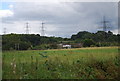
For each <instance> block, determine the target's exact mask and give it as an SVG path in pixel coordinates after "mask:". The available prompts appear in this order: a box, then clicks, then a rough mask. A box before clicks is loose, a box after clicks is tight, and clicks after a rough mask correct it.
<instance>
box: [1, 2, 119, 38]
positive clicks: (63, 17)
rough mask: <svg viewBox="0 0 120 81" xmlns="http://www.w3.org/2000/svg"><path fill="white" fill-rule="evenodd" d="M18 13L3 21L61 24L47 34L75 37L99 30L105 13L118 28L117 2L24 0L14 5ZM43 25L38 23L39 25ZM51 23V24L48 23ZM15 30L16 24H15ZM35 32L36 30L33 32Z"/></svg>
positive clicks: (15, 12) (114, 26)
mask: <svg viewBox="0 0 120 81" xmlns="http://www.w3.org/2000/svg"><path fill="white" fill-rule="evenodd" d="M13 11H14V16H13V17H9V18H4V19H3V23H7V22H11V23H14V22H21V21H31V23H32V21H38V22H41V21H42V20H43V21H45V23H46V24H51V25H54V27H57V28H56V30H54V31H49V27H47V30H46V34H50V35H55V36H63V37H66V36H69V37H70V36H71V34H73V33H75V32H76V33H77V32H79V31H82V30H86V31H91V32H95V31H97V30H98V28H97V27H98V26H99V25H100V24H101V23H100V22H101V21H102V17H103V15H105V16H106V17H107V19H108V20H110V22H111V26H113V29H117V17H118V16H117V3H113V2H82V3H81V2H64V3H57V4H55V3H44V4H42V3H31V2H23V3H20V2H19V3H16V4H15V5H14V9H13ZM39 25H40V24H38V25H37V27H39ZM48 26H49V25H48ZM11 30H12V27H11ZM33 32H35V31H33Z"/></svg>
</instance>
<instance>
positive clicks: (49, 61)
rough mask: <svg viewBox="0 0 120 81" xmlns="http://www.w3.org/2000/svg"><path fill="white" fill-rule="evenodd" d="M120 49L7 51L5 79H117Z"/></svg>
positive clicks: (4, 60)
mask: <svg viewBox="0 0 120 81" xmlns="http://www.w3.org/2000/svg"><path fill="white" fill-rule="evenodd" d="M119 61H120V59H119V55H118V47H99V48H96V47H95V48H79V49H59V50H58V49H57V50H27V51H4V52H3V79H115V78H117V77H118V69H119V66H120V64H119Z"/></svg>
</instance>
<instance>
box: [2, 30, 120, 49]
mask: <svg viewBox="0 0 120 81" xmlns="http://www.w3.org/2000/svg"><path fill="white" fill-rule="evenodd" d="M119 37H120V34H117V35H115V34H113V33H112V32H111V31H108V32H104V31H97V32H96V33H90V32H88V31H81V32H78V33H77V34H75V35H72V36H71V38H62V37H47V36H40V35H39V34H13V33H11V34H6V35H2V50H28V49H30V50H44V49H58V48H59V45H58V44H71V45H73V47H74V45H77V44H81V45H82V47H93V46H97V47H101V46H117V45H118V44H119V43H118V40H119Z"/></svg>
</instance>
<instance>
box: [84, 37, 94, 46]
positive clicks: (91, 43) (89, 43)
mask: <svg viewBox="0 0 120 81" xmlns="http://www.w3.org/2000/svg"><path fill="white" fill-rule="evenodd" d="M94 45H95V42H94V41H93V40H92V39H85V40H84V41H83V46H84V47H90V46H94Z"/></svg>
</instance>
